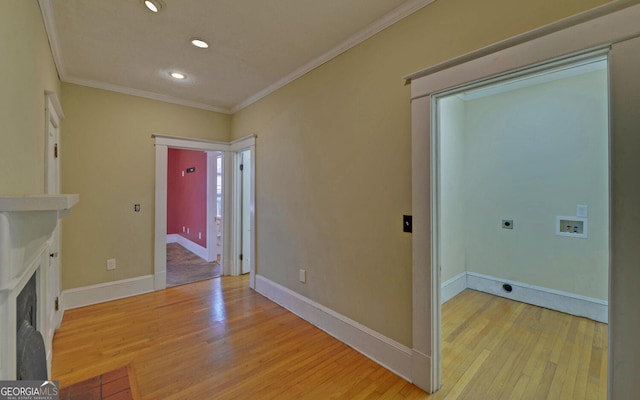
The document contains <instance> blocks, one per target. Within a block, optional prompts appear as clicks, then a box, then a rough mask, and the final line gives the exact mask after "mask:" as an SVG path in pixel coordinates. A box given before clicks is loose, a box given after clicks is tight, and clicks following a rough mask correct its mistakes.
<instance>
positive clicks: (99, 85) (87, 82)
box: [61, 76, 231, 114]
mask: <svg viewBox="0 0 640 400" xmlns="http://www.w3.org/2000/svg"><path fill="white" fill-rule="evenodd" d="M61 80H62V81H63V82H66V83H73V84H76V85H82V86H88V87H92V88H96V89H103V90H109V91H111V92H118V93H123V94H128V95H131V96H138V97H144V98H147V99H152V100H158V101H164V102H165V103H173V104H178V105H181V106H187V107H193V108H200V109H202V110H208V111H215V112H218V113H221V114H231V111H230V110H229V109H228V108H223V107H216V106H212V105H210V104H206V103H199V102H197V101H191V100H185V99H181V98H179V97H173V96H169V95H165V94H159V93H154V92H148V91H146V90H140V89H133V88H130V87H126V86H119V85H114V84H111V83H105V82H99V81H94V80H91V79H82V78H75V77H69V76H68V77H64V78H62V79H61Z"/></svg>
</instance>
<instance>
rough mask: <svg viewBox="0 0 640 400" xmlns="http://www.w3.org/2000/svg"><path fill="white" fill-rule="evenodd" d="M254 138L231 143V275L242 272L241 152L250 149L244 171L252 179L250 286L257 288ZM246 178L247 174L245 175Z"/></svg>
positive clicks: (250, 199) (250, 201) (250, 196)
mask: <svg viewBox="0 0 640 400" xmlns="http://www.w3.org/2000/svg"><path fill="white" fill-rule="evenodd" d="M250 139H252V140H247V139H240V140H237V141H234V142H232V143H231V144H230V147H231V151H232V152H233V160H232V163H233V164H232V165H233V168H232V170H233V171H232V173H233V176H232V179H233V194H234V199H233V205H234V211H233V212H234V216H233V225H234V227H233V232H234V235H235V237H234V245H233V250H232V256H233V260H234V262H233V263H232V270H231V275H234V276H237V275H240V274H242V261H241V260H240V254H242V179H243V177H242V175H241V173H240V163H241V153H243V152H245V151H248V152H249V157H250V159H251V162H250V164H249V169H248V170H246V171H243V173H248V174H249V175H248V176H249V180H250V183H249V185H250V193H249V230H250V232H251V234H250V235H249V241H250V243H249V286H250V287H251V288H252V289H254V288H255V276H256V274H255V266H256V263H255V254H256V251H255V249H256V246H255V244H256V239H255V193H256V189H255V183H256V182H255V176H256V168H255V165H256V163H255V137H251V138H250ZM245 178H246V175H245Z"/></svg>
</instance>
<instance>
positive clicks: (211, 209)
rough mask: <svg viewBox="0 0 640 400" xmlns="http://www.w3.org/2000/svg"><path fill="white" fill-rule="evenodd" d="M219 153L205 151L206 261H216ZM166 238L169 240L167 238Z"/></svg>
mask: <svg viewBox="0 0 640 400" xmlns="http://www.w3.org/2000/svg"><path fill="white" fill-rule="evenodd" d="M218 156H219V154H216V153H215V152H212V151H208V152H207V217H206V218H207V246H206V247H207V248H206V251H207V256H206V257H203V258H204V259H205V260H207V262H212V261H216V260H217V258H218V229H217V223H216V215H217V210H216V208H217V197H218V196H217V193H216V192H217V180H218V171H217V158H218ZM167 240H169V239H168V238H167Z"/></svg>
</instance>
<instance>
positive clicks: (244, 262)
mask: <svg viewBox="0 0 640 400" xmlns="http://www.w3.org/2000/svg"><path fill="white" fill-rule="evenodd" d="M240 191H241V194H240V210H241V211H240V219H241V223H240V226H241V228H240V229H241V243H242V244H241V258H240V265H241V268H240V273H241V274H248V273H249V272H251V151H250V150H245V151H243V152H241V153H240Z"/></svg>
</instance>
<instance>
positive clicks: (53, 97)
mask: <svg viewBox="0 0 640 400" xmlns="http://www.w3.org/2000/svg"><path fill="white" fill-rule="evenodd" d="M44 95H45V97H46V99H47V100H49V101H50V102H51V106H52V107H53V109H54V110H55V111H56V114H57V120H58V121H60V120H61V119H63V118H64V113H63V112H62V105H60V99H59V98H58V94H57V93H56V92H52V91H51V90H45V91H44Z"/></svg>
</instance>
